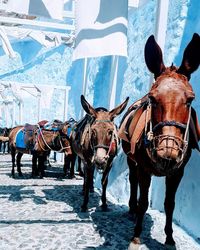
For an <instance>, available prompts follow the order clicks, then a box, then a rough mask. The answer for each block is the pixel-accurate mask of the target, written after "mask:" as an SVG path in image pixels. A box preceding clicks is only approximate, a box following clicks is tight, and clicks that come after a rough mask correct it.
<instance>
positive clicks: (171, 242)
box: [165, 237, 176, 249]
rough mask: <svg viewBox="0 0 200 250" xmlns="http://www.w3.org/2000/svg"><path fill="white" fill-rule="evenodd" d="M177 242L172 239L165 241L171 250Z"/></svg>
mask: <svg viewBox="0 0 200 250" xmlns="http://www.w3.org/2000/svg"><path fill="white" fill-rule="evenodd" d="M175 244H176V242H175V241H174V239H173V238H172V237H167V238H166V241H165V245H166V246H167V247H169V248H171V249H174V247H175Z"/></svg>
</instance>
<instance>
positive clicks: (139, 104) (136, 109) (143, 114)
mask: <svg viewBox="0 0 200 250" xmlns="http://www.w3.org/2000/svg"><path fill="white" fill-rule="evenodd" d="M150 117H151V116H150V110H149V108H148V97H147V95H145V96H144V97H143V98H141V99H139V100H138V101H136V102H135V103H133V104H132V105H131V106H130V107H129V109H128V111H127V112H126V114H125V115H124V117H123V118H122V122H121V124H120V127H119V130H118V136H119V138H121V139H122V140H124V141H127V142H129V143H130V144H131V153H132V154H134V153H135V147H136V144H137V143H138V142H139V140H140V138H141V136H142V134H143V132H144V130H145V126H146V125H147V124H149V121H150Z"/></svg>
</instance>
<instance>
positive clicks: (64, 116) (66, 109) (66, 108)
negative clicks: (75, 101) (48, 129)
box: [63, 86, 71, 121]
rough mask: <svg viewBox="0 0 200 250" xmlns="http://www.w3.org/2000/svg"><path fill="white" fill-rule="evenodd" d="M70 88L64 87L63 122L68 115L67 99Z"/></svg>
mask: <svg viewBox="0 0 200 250" xmlns="http://www.w3.org/2000/svg"><path fill="white" fill-rule="evenodd" d="M70 89H71V88H70V87H69V86H66V89H65V97H64V112H63V120H64V121H66V120H67V115H68V98H69V90H70Z"/></svg>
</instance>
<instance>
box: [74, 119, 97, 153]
mask: <svg viewBox="0 0 200 250" xmlns="http://www.w3.org/2000/svg"><path fill="white" fill-rule="evenodd" d="M93 121H94V118H93V117H91V116H90V115H88V114H86V115H85V116H84V117H83V118H82V119H81V120H80V121H79V122H77V123H76V124H75V126H74V127H73V130H72V135H71V138H72V140H73V142H74V144H76V145H78V147H81V148H82V147H83V145H85V146H86V147H87V146H88V145H89V140H88V145H87V143H86V144H84V143H85V142H86V137H87V136H89V137H90V134H89V131H90V126H91V124H92V123H93ZM88 139H90V138H88Z"/></svg>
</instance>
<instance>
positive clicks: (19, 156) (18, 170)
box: [17, 152, 23, 176]
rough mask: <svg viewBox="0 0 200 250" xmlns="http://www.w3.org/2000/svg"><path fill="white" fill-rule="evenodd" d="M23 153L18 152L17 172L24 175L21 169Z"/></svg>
mask: <svg viewBox="0 0 200 250" xmlns="http://www.w3.org/2000/svg"><path fill="white" fill-rule="evenodd" d="M22 155H23V153H21V152H18V153H17V172H18V174H19V176H23V174H22V171H21V158H22Z"/></svg>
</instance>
